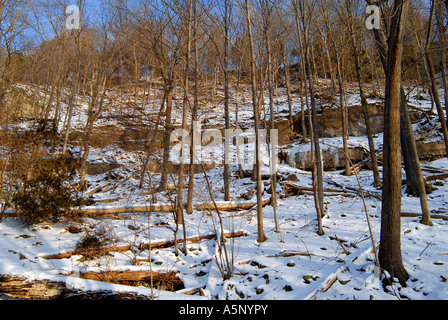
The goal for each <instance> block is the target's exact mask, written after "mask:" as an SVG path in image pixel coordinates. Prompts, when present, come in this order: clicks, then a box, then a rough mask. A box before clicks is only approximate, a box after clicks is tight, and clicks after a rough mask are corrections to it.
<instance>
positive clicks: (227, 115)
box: [224, 0, 230, 201]
mask: <svg viewBox="0 0 448 320" xmlns="http://www.w3.org/2000/svg"><path fill="white" fill-rule="evenodd" d="M224 6H225V13H224V117H225V128H226V130H228V129H230V110H229V104H230V102H229V100H230V96H229V3H228V0H225V4H224ZM228 155H229V150H228V146H227V145H226V148H224V200H225V201H230V178H229V174H230V172H229V159H228Z"/></svg>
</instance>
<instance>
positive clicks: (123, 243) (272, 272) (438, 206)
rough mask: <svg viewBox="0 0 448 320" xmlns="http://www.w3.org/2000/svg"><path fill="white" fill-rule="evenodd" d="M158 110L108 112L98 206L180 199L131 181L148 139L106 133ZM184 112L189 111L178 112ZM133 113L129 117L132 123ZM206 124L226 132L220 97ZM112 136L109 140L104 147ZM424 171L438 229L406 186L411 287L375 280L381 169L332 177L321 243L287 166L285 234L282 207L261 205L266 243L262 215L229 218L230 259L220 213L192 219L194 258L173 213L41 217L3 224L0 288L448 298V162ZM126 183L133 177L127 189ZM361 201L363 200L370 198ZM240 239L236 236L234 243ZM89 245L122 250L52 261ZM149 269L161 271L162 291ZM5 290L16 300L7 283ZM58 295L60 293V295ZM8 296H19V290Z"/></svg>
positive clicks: (198, 188) (97, 157)
mask: <svg viewBox="0 0 448 320" xmlns="http://www.w3.org/2000/svg"><path fill="white" fill-rule="evenodd" d="M246 94H247V98H246V99H245V101H244V99H242V100H241V110H240V112H239V117H240V123H241V124H249V123H250V121H251V105H250V103H248V102H247V101H250V99H249V98H248V97H249V92H246ZM243 95H244V93H243ZM414 96H416V94H412V93H411V94H410V104H411V105H412V106H414V107H417V108H419V109H421V110H424V111H425V112H428V111H429V109H430V101H429V100H425V99H421V97H420V98H417V97H414ZM218 100H219V99H218V98H217V100H216V101H218ZM348 101H350V103H351V104H353V105H355V104H357V103H359V101H358V100H357V98H356V95H354V94H353V96H351V97H350V99H348ZM378 101H380V100H378ZM277 102H278V104H277V108H278V110H279V113H280V114H285V113H286V110H287V108H288V107H287V103H286V97H285V95H284V94H283V93H281V94H279V98H278V101H277ZM179 107H180V106H179ZM157 109H158V105H157V104H154V105H152V107H148V109H147V110H146V109H144V110H139V113H138V114H139V115H140V116H139V117H137V118H135V119H134V118H132V117H131V116H129V114H134V115H135V112H136V109H135V108H130V109H126V108H125V107H123V104H119V103H117V104H116V105H111V106H110V107H109V108H107V109H106V110H105V111H104V112H103V115H102V116H101V118H100V119H99V120H98V121H97V122H96V124H95V126H96V129H95V130H96V131H95V135H101V132H103V133H104V140H101V139H100V140H99V141H98V143H97V144H96V145H95V146H92V148H91V151H90V155H89V159H88V160H89V162H91V163H92V164H103V165H105V166H109V167H108V169H107V170H105V172H102V171H101V170H99V171H98V170H97V171H96V172H91V174H89V175H88V176H87V178H88V184H89V189H88V191H87V193H89V192H90V193H92V196H93V199H94V201H95V204H93V205H92V206H91V207H90V208H117V207H124V206H145V205H146V204H148V203H172V202H173V201H174V199H175V196H176V195H175V192H173V190H175V189H172V190H169V191H165V192H161V193H159V192H158V193H152V194H146V195H145V194H144V193H145V191H148V190H149V188H148V186H157V183H158V181H159V179H160V174H159V173H154V172H150V173H149V174H148V177H147V180H146V184H145V188H143V189H139V188H138V185H139V180H138V176H132V174H133V173H135V172H138V171H139V168H140V164H141V161H142V159H143V157H144V155H145V153H144V152H141V151H138V150H133V149H136V148H132V147H130V144H132V143H135V144H138V143H139V142H138V141H137V140H135V141H130V142H129V141H128V142H129V143H130V144H129V143H128V144H127V146H128V147H123V139H122V138H120V139H118V140H119V141H118V140H116V139H115V140H114V139H112V138H111V137H112V135H111V134H110V132H109V133H108V131H107V130H106V128H109V129H108V130H115V132H117V131H119V132H126V131H129V128H134V127H133V126H134V125H139V126H144V125H145V121H144V120H145V119H144V115H145V114H151V113H154V112H156V111H155V110H157ZM85 111H86V106H85V103H80V105H79V108H77V110H76V114H75V117H74V121H75V122H74V124H73V128H74V129H75V130H77V129H78V130H81V128H82V127H83V122H84V121H85V119H86V113H85ZM299 111H300V103H299V102H297V98H295V99H294V112H295V113H298V112H299ZM175 112H180V108H177V109H176V110H175ZM126 114H127V115H128V116H124V115H126ZM176 114H177V113H175V116H174V117H173V119H176V120H177V124H179V120H180V119H181V117H179V116H176ZM142 115H143V116H142ZM142 117H143V119H142ZM206 118H207V119H208V120H206V122H207V123H208V124H211V125H213V126H222V124H223V121H224V119H223V118H224V117H223V112H222V102H216V104H211V105H209V106H208V107H207V108H204V109H201V112H200V119H202V120H203V121H204V122H205V120H204V119H206ZM233 120H234V117H232V121H233ZM423 122H424V121H423V120H422V123H420V124H415V129H416V135H417V134H419V133H421V132H423V131H425V130H427V129H428V128H431V126H433V125H435V124H436V122H437V120H436V119H434V120H433V123H426V124H423ZM104 130H106V131H104ZM107 139H110V141H105V140H107ZM136 139H137V138H136ZM429 139H440V135H439V134H437V132H435V133H434V132H433V136H432V137H431V138H429ZM321 142H322V145H323V146H328V145H332V146H339V147H340V146H342V142H341V139H340V138H324V139H321ZM349 143H350V145H352V146H354V147H356V146H359V145H362V146H364V147H365V148H366V149H368V142H367V139H366V137H350V140H349ZM375 143H376V147H377V149H378V150H381V147H382V134H381V133H380V134H377V135H375ZM307 148H308V146H307V145H304V144H301V143H300V141H299V140H297V141H294V142H292V143H291V144H290V145H289V146H288V148H287V149H286V148H285V150H289V151H288V152H293V150H306V149H307ZM70 150H71V151H72V152H73V153H74V154H75V155H76V153H77V152H78V151H79V147H78V146H77V144H76V142H73V143H72V145H71V146H70ZM100 167H101V166H100ZM111 168H113V169H111ZM422 168H423V174H424V175H425V176H427V177H429V176H432V177H434V175H435V174H439V175H440V179H438V178H433V179H431V180H430V181H429V183H430V184H431V185H433V187H434V191H433V192H432V193H431V194H429V195H428V200H429V206H430V210H431V212H432V213H433V214H434V216H433V222H434V226H432V227H429V226H426V225H423V224H421V223H420V218H419V214H420V213H421V211H420V202H419V199H418V198H415V197H411V196H408V195H407V194H406V193H405V188H403V198H402V212H403V217H402V220H401V227H402V231H401V241H402V255H403V262H404V266H405V268H406V269H407V271H408V273H409V275H410V279H409V281H408V282H407V286H405V287H404V286H401V285H400V284H399V283H398V282H396V281H395V282H393V283H391V284H389V285H387V286H383V285H382V283H381V281H380V280H379V278H378V277H377V276H376V275H375V268H374V267H375V255H374V251H373V249H374V248H373V245H372V239H371V236H370V233H369V226H368V221H370V224H371V227H372V232H373V241H374V242H375V245H376V246H378V241H379V239H380V219H381V190H379V189H377V188H375V187H373V174H372V171H370V170H368V169H366V168H365V169H362V170H360V171H359V172H358V177H359V182H358V180H357V176H356V175H352V176H346V175H344V174H342V173H343V170H336V171H327V172H325V173H324V188H325V189H326V192H325V207H326V211H325V217H324V219H323V228H324V232H325V235H323V236H318V235H317V232H316V231H317V222H316V210H315V207H314V198H313V195H312V193H310V192H307V191H306V190H307V189H308V188H310V187H311V186H312V181H311V180H312V179H311V174H310V172H308V171H304V170H301V169H298V168H296V167H294V166H291V165H290V164H288V163H282V164H280V165H279V171H278V175H279V182H278V192H279V195H280V196H279V199H278V207H277V210H276V218H277V221H278V229H279V230H278V232H276V224H275V219H274V210H273V208H272V207H271V206H269V205H267V206H266V207H265V208H264V209H263V215H264V217H263V221H264V232H265V234H266V236H267V238H268V239H267V241H265V242H263V243H258V242H257V217H256V209H255V208H249V209H245V210H239V211H234V212H225V211H222V212H221V214H222V220H223V229H224V233H226V234H228V235H229V237H228V238H227V239H226V242H225V244H226V248H225V249H226V253H227V258H228V264H226V256H225V255H224V251H223V250H220V249H221V247H220V246H219V241H217V239H216V237H212V236H210V235H214V234H219V233H220V227H219V223H218V217H217V215H216V212H214V211H206V210H205V211H201V210H194V212H193V214H191V215H186V216H185V223H186V227H185V234H186V237H187V238H191V239H192V240H194V241H189V242H188V243H187V254H183V253H181V252H180V253H179V254H176V248H175V246H174V245H170V244H169V243H168V244H166V242H169V241H173V240H174V239H175V231H176V227H175V222H174V216H173V213H172V212H153V213H150V214H147V213H132V214H131V213H124V214H119V215H118V214H117V215H105V216H102V215H97V216H88V217H87V216H86V217H82V218H79V219H77V220H73V221H69V220H61V221H58V222H43V223H39V224H36V225H34V226H26V225H24V224H23V223H22V222H21V221H20V220H18V219H17V218H14V217H8V218H5V219H4V220H3V221H2V222H1V223H0V275H2V278H1V280H0V288H2V284H3V285H5V284H6V283H7V282H8V281H10V280H11V279H21V280H23V281H24V283H32V282H33V281H39V282H43V281H45V282H46V283H49V282H54V283H59V284H61V283H62V284H64V286H65V288H66V289H67V290H68V289H70V290H72V291H76V292H78V293H80V292H90V293H91V292H113V293H121V294H130V295H135V296H139V297H145V298H150V297H154V298H156V299H177V300H178V299H208V300H214V299H219V300H224V299H231V300H237V299H248V300H275V299H279V300H302V299H316V300H325V299H330V300H353V299H356V300H369V299H375V300H398V299H410V300H426V299H428V300H446V299H448V210H447V208H448V181H447V180H446V177H445V178H444V177H443V176H442V174H446V173H447V168H448V160H447V158H439V159H436V160H428V161H425V162H423V163H422ZM247 169H250V168H249V167H248V168H247ZM380 169H381V167H380ZM103 171H104V170H103ZM231 171H232V181H231V194H232V200H233V201H241V200H242V199H244V196H245V195H247V194H251V191H252V190H253V189H254V188H255V183H254V182H253V181H251V179H250V177H246V178H238V177H237V174H236V172H237V166H235V165H232V166H231ZM206 174H207V178H208V179H209V181H210V184H211V186H212V194H213V196H214V198H215V199H216V200H217V201H222V200H223V192H222V190H223V179H222V168H220V167H216V168H212V169H211V170H209V171H207V172H206ZM127 177H131V178H130V179H128V180H125V182H124V183H121V184H120V182H123V181H124V179H126V178H127ZM403 178H405V173H404V171H403ZM176 181H177V179H174V176H173V180H171V179H170V180H169V183H170V184H173V185H174V184H175V182H176ZM265 184H266V187H265V190H266V192H265V193H264V195H263V197H264V198H265V199H266V198H268V197H270V194H269V193H268V189H269V180H265ZM291 186H297V187H302V188H303V189H302V190H300V189H299V188H298V189H297V190H299V191H298V192H297V193H296V194H294V193H293V194H288V193H287V190H286V188H287V187H291ZM99 187H102V188H99ZM98 188H99V189H98ZM288 190H289V189H288ZM360 190H362V193H361V192H360ZM194 195H195V197H194V199H195V203H201V202H210V196H209V193H208V190H207V184H206V180H205V175H204V173H197V174H196V175H195V189H194ZM361 195H364V197H365V203H364V202H363V198H362V196H361ZM246 198H247V197H246ZM246 200H253V201H255V197H254V196H253V197H251V196H249V199H246ZM407 213H413V214H415V215H409V214H407ZM183 232H184V230H183V229H182V227H180V229H179V230H178V232H177V236H176V237H177V239H182V237H183ZM232 234H233V235H235V236H230V235H232ZM198 237H199V238H200V239H198ZM92 239H94V240H95V239H99V240H101V241H102V244H103V245H104V246H105V247H106V248H115V249H116V250H111V251H104V250H103V251H101V250H97V251H95V253H94V254H93V253H92V252H91V253H90V254H88V255H87V254H84V255H83V254H79V252H78V253H76V252H75V253H73V254H69V255H68V256H66V257H53V258H52V257H49V256H50V255H57V254H60V253H69V252H73V251H74V250H75V249H76V248H77V247H79V246H80V245H81V244H85V243H86V242H88V240H92ZM149 239H150V242H151V244H153V245H154V244H159V243H165V244H164V245H161V246H159V247H157V246H154V247H153V249H151V250H148V248H147V246H145V244H146V245H147V244H148V243H149ZM89 248H91V247H89ZM182 249H183V245H182V243H179V244H178V250H179V251H181V250H182ZM149 261H151V262H149ZM229 267H230V271H231V275H230V277H229V278H228V279H224V277H223V275H222V272H221V271H223V270H224V271H226V270H228V268H229ZM92 274H93V276H92ZM148 274H149V275H151V274H153V284H154V285H153V290H151V286H150V278H148ZM88 275H90V276H88ZM120 275H122V276H123V278H120ZM124 275H126V276H127V277H125V276H124ZM142 275H143V276H142ZM95 276H96V277H97V279H96V278H95ZM124 278H125V279H124ZM120 279H121V280H120ZM123 279H124V280H123ZM1 291H2V290H1V289H0V294H1V293H2V292H1ZM3 293H7V294H8V292H6V289H4V287H3ZM47 294H49V293H48V292H47ZM55 294H56V295H57V294H58V291H57V290H56V293H55ZM59 294H60V291H59ZM8 295H11V296H14V293H12V292H10V293H9V294H8ZM15 296H20V295H15ZM25 297H26V295H25ZM28 297H29V296H28Z"/></svg>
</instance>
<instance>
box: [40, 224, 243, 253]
mask: <svg viewBox="0 0 448 320" xmlns="http://www.w3.org/2000/svg"><path fill="white" fill-rule="evenodd" d="M244 236H246V233H245V232H244V231H238V232H232V233H225V234H224V237H225V238H239V237H244ZM215 237H216V234H208V235H203V236H197V237H191V238H188V239H187V242H193V243H194V242H199V241H202V240H210V239H213V238H215ZM182 242H183V240H182V239H179V240H171V241H162V242H155V243H151V250H153V249H163V248H168V247H173V246H174V245H176V244H178V243H182ZM135 247H137V249H138V250H148V249H149V245H148V244H147V243H141V244H139V245H137V246H135V245H123V246H114V247H109V248H101V249H89V250H76V251H70V252H62V253H57V254H52V255H47V256H43V257H42V258H43V259H45V260H52V259H68V258H70V257H72V256H76V255H99V254H106V253H109V252H122V251H127V250H131V249H132V248H135Z"/></svg>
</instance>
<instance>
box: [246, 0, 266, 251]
mask: <svg viewBox="0 0 448 320" xmlns="http://www.w3.org/2000/svg"><path fill="white" fill-rule="evenodd" d="M245 9H246V10H245V11H246V12H245V14H246V20H247V27H248V34H249V44H250V78H251V84H252V104H253V111H254V121H255V165H254V172H255V177H256V182H257V229H258V242H260V243H261V242H265V241H266V240H267V237H266V235H265V234H264V229H263V206H262V193H263V182H262V181H261V159H260V158H261V152H260V151H261V150H260V149H261V148H260V137H259V130H260V99H259V98H258V96H257V91H258V90H257V81H256V77H255V73H256V64H255V49H254V42H253V37H252V21H251V17H250V9H249V0H246V8H245Z"/></svg>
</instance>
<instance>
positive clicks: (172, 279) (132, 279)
mask: <svg viewBox="0 0 448 320" xmlns="http://www.w3.org/2000/svg"><path fill="white" fill-rule="evenodd" d="M79 277H80V278H81V279H88V280H96V281H101V282H108V283H116V284H121V285H126V286H137V285H141V284H142V283H147V284H148V285H149V284H150V283H151V282H152V283H153V284H154V285H155V287H157V290H165V291H176V290H180V289H183V288H184V284H183V282H182V280H181V279H180V278H179V277H178V276H177V272H174V271H168V272H155V271H152V272H151V271H130V270H124V271H112V270H109V271H104V272H89V273H81V274H80V275H79Z"/></svg>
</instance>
